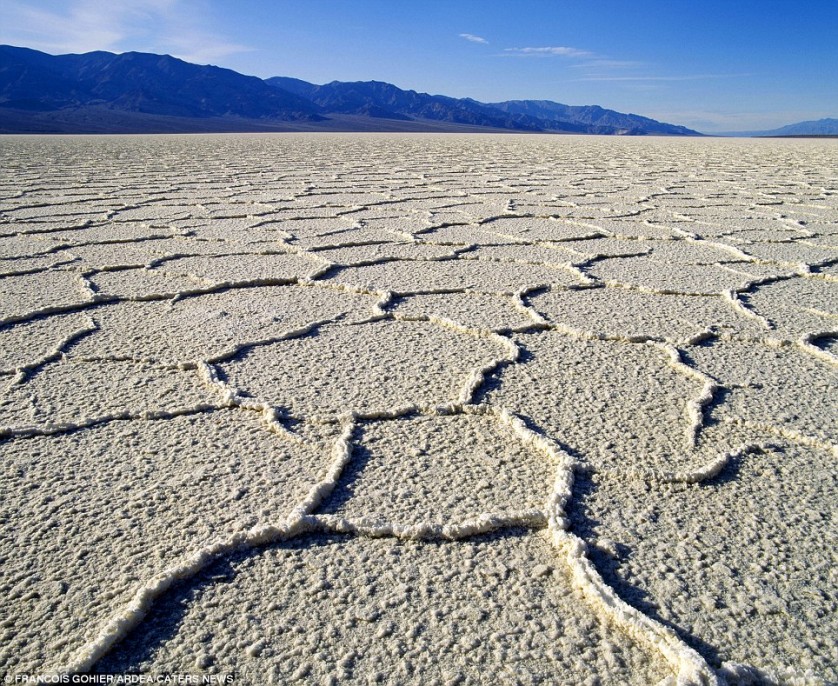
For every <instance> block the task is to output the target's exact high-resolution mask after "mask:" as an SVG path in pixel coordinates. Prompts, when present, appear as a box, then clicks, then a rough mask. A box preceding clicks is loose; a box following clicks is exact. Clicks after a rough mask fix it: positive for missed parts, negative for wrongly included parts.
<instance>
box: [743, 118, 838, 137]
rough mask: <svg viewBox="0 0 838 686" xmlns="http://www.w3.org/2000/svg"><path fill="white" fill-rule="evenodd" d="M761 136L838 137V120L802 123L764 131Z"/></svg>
mask: <svg viewBox="0 0 838 686" xmlns="http://www.w3.org/2000/svg"><path fill="white" fill-rule="evenodd" d="M759 135H760V136H838V119H818V120H816V121H801V122H798V123H796V124H788V125H787V126H781V127H780V128H779V129H773V130H771V131H762V132H760V133H759Z"/></svg>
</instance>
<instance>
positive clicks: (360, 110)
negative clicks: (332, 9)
mask: <svg viewBox="0 0 838 686" xmlns="http://www.w3.org/2000/svg"><path fill="white" fill-rule="evenodd" d="M266 82H267V83H270V84H272V85H276V86H279V87H282V88H285V89H286V90H289V91H291V92H292V93H297V94H298V95H300V96H302V97H306V98H308V99H309V100H311V101H312V102H313V103H314V104H316V105H317V106H318V107H320V108H321V109H322V110H323V111H324V112H336V113H341V114H361V115H365V116H368V117H379V118H383V119H428V120H431V121H448V122H453V123H457V124H471V125H475V126H489V127H493V128H499V129H512V130H517V131H541V130H543V128H544V127H543V122H539V121H537V120H535V119H532V118H531V117H526V116H524V117H521V116H515V115H510V114H509V113H506V112H501V111H499V110H497V109H494V108H492V107H488V106H486V105H484V104H482V103H479V102H477V101H475V100H463V99H456V98H449V97H447V96H444V95H429V94H427V93H417V92H416V91H412V90H402V89H401V88H398V87H397V86H394V85H393V84H391V83H385V82H383V81H353V82H342V81H332V82H331V83H327V84H324V85H322V86H318V85H315V84H313V83H307V82H305V81H300V80H299V79H289V78H288V77H273V78H270V79H267V80H266Z"/></svg>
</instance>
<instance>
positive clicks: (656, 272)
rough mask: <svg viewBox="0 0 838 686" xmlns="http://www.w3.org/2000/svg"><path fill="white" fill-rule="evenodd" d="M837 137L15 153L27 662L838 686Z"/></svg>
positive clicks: (184, 143) (7, 235) (162, 146)
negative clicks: (837, 516)
mask: <svg viewBox="0 0 838 686" xmlns="http://www.w3.org/2000/svg"><path fill="white" fill-rule="evenodd" d="M836 169H838V148H836V147H835V145H834V144H833V143H832V142H831V141H811V140H800V141H790V140H749V141H744V140H680V139H662V138H661V139H654V138H649V139H618V138H607V139H606V138H584V137H571V136H515V135H504V136H489V135H471V136H456V135H440V136H434V135H317V134H313V135H264V136H260V135H241V136H236V135H226V136H167V137H162V136H161V137H154V136H148V137H130V136H125V137H41V138H38V137H4V138H3V139H2V140H0V388H2V396H0V453H2V456H1V457H0V465H2V466H1V467H0V485H1V486H2V498H0V522H2V528H0V559H2V564H0V597H2V599H3V601H2V604H1V605H0V618H2V622H0V671H2V672H3V673H4V674H59V673H73V672H85V671H102V672H144V673H149V674H159V673H164V672H178V673H195V674H206V675H222V674H231V673H235V674H237V675H238V681H237V683H246V684H251V683H252V684H260V683H265V682H275V683H322V684H330V683H364V684H366V683H375V682H381V683H406V684H429V683H440V684H447V683H451V684H454V683H465V684H479V683H489V682H491V683H509V684H530V683H584V684H595V683H602V684H623V683H626V684H649V683H662V684H675V683H678V684H699V685H706V684H725V683H728V684H751V683H769V684H770V683H776V684H820V683H828V682H834V681H835V680H836V679H838V648H836V645H835V642H834V637H835V636H836V635H838V599H836V595H835V589H836V588H838V577H837V576H836V571H835V570H836V569H838V559H836V552H835V551H836V550H838V540H836V539H838V536H836V528H835V525H834V521H833V517H834V513H835V503H836V502H838V479H836V471H835V459H836V457H838V447H836V446H837V445H838V412H837V411H836V407H838V404H837V403H836V402H835V399H836V397H838V393H836V391H838V365H837V363H836V360H837V359H838V358H836V350H838V345H836V341H838V285H836V281H838V179H836V173H835V170H836Z"/></svg>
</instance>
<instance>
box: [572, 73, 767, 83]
mask: <svg viewBox="0 0 838 686" xmlns="http://www.w3.org/2000/svg"><path fill="white" fill-rule="evenodd" d="M747 76H753V74H689V75H685V76H585V77H583V78H579V79H572V80H573V81H703V80H706V79H736V78H743V77H747Z"/></svg>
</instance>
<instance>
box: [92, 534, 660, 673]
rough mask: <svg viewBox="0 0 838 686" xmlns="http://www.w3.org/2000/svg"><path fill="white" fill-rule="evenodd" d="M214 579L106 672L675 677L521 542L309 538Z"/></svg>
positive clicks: (210, 573)
mask: <svg viewBox="0 0 838 686" xmlns="http://www.w3.org/2000/svg"><path fill="white" fill-rule="evenodd" d="M214 576H215V577H219V576H220V577H221V578H222V579H224V581H226V583H218V582H216V583H212V582H209V583H208V580H209V579H212V578H213V577H214ZM205 578H206V579H207V581H203V580H202V582H201V583H195V584H194V585H190V586H188V587H185V588H183V589H182V590H181V591H180V592H179V593H178V595H177V596H174V597H172V598H171V599H167V601H166V604H167V607H161V609H160V611H159V612H154V613H153V614H152V615H151V616H150V617H149V618H148V620H147V624H146V625H145V626H144V627H143V629H142V630H141V631H139V632H138V633H137V634H136V636H135V637H132V639H130V643H129V644H128V646H126V648H125V649H124V650H122V649H117V650H116V652H114V653H113V654H112V656H111V657H109V658H107V659H106V660H105V661H104V662H103V663H102V664H101V669H102V670H103V671H123V670H134V669H140V670H143V671H149V672H155V671H157V670H159V669H161V668H163V667H164V666H165V667H166V668H167V669H169V668H171V669H178V670H182V671H186V672H188V671H194V670H195V669H196V667H197V666H198V665H199V662H200V664H204V665H206V666H207V667H209V669H210V670H212V671H216V670H217V671H219V672H226V671H236V672H237V673H239V674H241V675H242V676H243V678H244V679H245V680H247V681H248V682H255V681H258V680H260V679H262V680H268V681H276V682H280V683H283V682H286V683H287V682H298V681H299V682H306V681H307V682H309V683H312V682H313V683H368V682H369V680H370V679H372V680H373V681H375V680H381V681H384V682H387V681H388V680H390V681H394V682H397V683H406V684H428V683H439V684H443V683H450V682H452V681H453V682H454V683H456V682H465V683H485V680H486V678H487V675H491V677H490V678H491V681H492V682H493V683H500V684H520V683H544V682H548V683H549V682H551V681H553V680H555V679H557V678H559V679H563V678H565V676H567V675H571V674H572V675H573V679H574V681H576V682H578V683H585V682H586V680H588V683H595V682H596V681H598V680H599V677H600V676H601V675H602V674H606V673H609V672H613V671H614V670H619V671H620V672H621V673H623V674H625V675H626V680H625V681H624V683H634V684H648V683H656V682H657V681H659V680H660V679H661V678H662V677H663V676H664V675H665V673H666V668H665V666H664V665H662V664H661V662H660V660H659V658H657V657H656V656H655V655H654V652H652V651H648V650H647V649H644V648H643V647H640V646H636V645H634V644H633V643H631V642H630V641H626V640H625V639H624V638H622V637H621V636H620V635H619V634H614V632H613V630H612V629H611V627H610V626H609V625H608V624H607V623H604V622H602V621H600V620H598V619H597V618H596V617H595V616H592V615H589V614H587V613H586V612H584V610H583V608H584V607H585V599H584V598H583V597H582V595H581V594H580V593H579V591H578V590H576V589H575V588H574V586H573V583H572V580H571V579H570V578H569V577H568V575H567V574H566V572H564V571H563V570H562V569H561V568H560V567H556V566H555V562H554V559H553V556H552V551H551V548H550V544H549V542H548V541H547V540H546V539H545V538H544V537H542V536H533V535H529V536H527V535H525V534H524V532H521V531H513V532H511V535H507V536H500V537H497V536H482V537H476V538H472V539H469V540H467V541H461V542H456V543H446V544H441V543H429V542H406V543H403V542H401V541H397V540H394V539H383V540H370V539H363V538H350V539H347V538H345V537H340V536H337V537H312V538H308V537H307V538H303V539H300V540H299V541H298V542H289V543H288V544H283V545H279V546H276V547H273V548H271V549H269V550H267V551H265V553H264V554H263V555H260V556H256V557H252V556H251V557H245V558H243V559H234V560H233V561H232V564H231V565H226V564H225V565H218V566H217V567H216V568H212V569H209V570H207V572H206V575H205ZM266 588H273V589H276V591H274V592H273V593H271V594H269V595H268V594H266V593H265V592H264V590H265V589H266ZM234 599H235V600H234ZM181 603H184V604H185V605H181ZM179 607H182V608H184V609H180V610H178V608H179ZM210 617H212V618H214V619H215V620H216V621H214V622H213V624H212V626H210V625H208V623H207V620H208V619H209V618H210ZM173 618H174V621H173ZM173 632H177V636H173ZM187 636H188V638H187V639H186V640H178V637H182V638H185V637H187ZM204 669H206V667H205V668H204ZM557 675H558V676H557ZM562 675H564V676H562Z"/></svg>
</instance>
